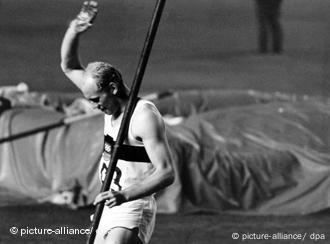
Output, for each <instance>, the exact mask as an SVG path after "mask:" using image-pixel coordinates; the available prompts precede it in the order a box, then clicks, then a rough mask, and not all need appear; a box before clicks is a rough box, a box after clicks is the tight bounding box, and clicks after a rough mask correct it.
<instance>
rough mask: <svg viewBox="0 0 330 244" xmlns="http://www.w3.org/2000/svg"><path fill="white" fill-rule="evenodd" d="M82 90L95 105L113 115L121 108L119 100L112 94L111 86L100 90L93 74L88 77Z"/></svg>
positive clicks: (96, 107)
mask: <svg viewBox="0 0 330 244" xmlns="http://www.w3.org/2000/svg"><path fill="white" fill-rule="evenodd" d="M82 92H83V94H84V96H85V97H86V98H87V99H88V100H89V101H90V102H91V104H92V105H93V107H94V108H95V109H99V110H101V111H102V112H103V113H106V114H109V115H112V114H117V113H118V112H119V111H120V110H121V108H120V103H119V100H118V98H117V97H116V96H114V95H113V94H112V91H111V90H110V88H109V89H107V90H104V91H100V90H99V89H98V87H97V85H96V81H95V79H94V78H93V77H91V76H87V77H86V79H85V86H84V88H83V89H82Z"/></svg>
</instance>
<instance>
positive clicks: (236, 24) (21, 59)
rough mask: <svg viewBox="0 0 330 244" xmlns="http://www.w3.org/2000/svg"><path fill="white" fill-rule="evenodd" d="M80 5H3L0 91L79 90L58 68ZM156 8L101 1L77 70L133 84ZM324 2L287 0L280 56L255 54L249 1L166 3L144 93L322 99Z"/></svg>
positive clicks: (63, 1)
mask: <svg viewBox="0 0 330 244" xmlns="http://www.w3.org/2000/svg"><path fill="white" fill-rule="evenodd" d="M81 3H82V1H78V0H15V1H12V0H2V1H1V5H0V43H1V45H0V85H15V84H17V83H19V82H26V83H27V84H28V85H29V87H30V89H31V90H37V91H65V92H71V91H77V90H76V89H75V87H74V86H73V85H72V84H70V82H68V80H67V79H66V78H65V77H64V75H63V74H62V72H61V70H60V44H61V40H62V37H63V34H64V32H65V30H66V26H67V24H68V22H69V20H70V19H71V18H73V17H74V16H75V15H76V14H77V13H78V11H79V9H80V7H81ZM154 3H155V1H132V0H130V1H128V0H121V1H109V0H101V1H99V16H98V18H97V20H96V22H95V25H94V27H93V28H92V29H91V30H90V31H89V32H88V33H86V34H85V36H83V38H82V41H81V56H82V61H83V63H84V64H86V63H87V62H90V61H95V60H104V61H108V62H110V63H112V64H114V65H115V66H117V67H118V68H119V69H120V70H121V71H122V73H123V76H124V79H125V80H126V81H127V82H128V83H129V84H130V83H131V81H132V79H133V76H134V72H135V69H136V66H137V63H138V59H139V55H140V52H141V49H142V46H143V42H144V38H145V35H146V32H147V27H148V25H149V20H150V19H151V15H152V10H153V8H154ZM329 5H330V3H329V1H327V0H313V1H310V0H287V1H285V0H284V3H283V6H282V23H283V29H284V50H285V51H284V54H283V55H281V56H272V55H269V56H260V55H257V54H256V51H255V50H256V49H257V48H256V46H257V45H256V37H257V35H256V33H257V30H256V19H255V11H254V1H253V0H193V1H191V0H189V1H188V0H180V1H174V0H168V1H167V3H166V6H165V11H164V14H163V18H162V21H161V24H160V27H159V30H158V34H157V38H156V40H155V44H154V48H153V52H152V55H151V57H150V60H149V64H148V68H147V70H146V74H145V79H144V82H143V86H142V91H162V90H166V89H195V88H197V89H199V88H221V89H255V90H263V91H281V92H289V93H298V94H305V93H307V94H322V95H328V94H329V87H330V85H329V82H328V80H329V70H330V69H329V67H330V58H329V56H330V38H329V36H330V25H329V24H330V17H329V14H328V13H329V10H330V7H329Z"/></svg>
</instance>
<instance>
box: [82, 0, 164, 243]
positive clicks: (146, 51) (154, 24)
mask: <svg viewBox="0 0 330 244" xmlns="http://www.w3.org/2000/svg"><path fill="white" fill-rule="evenodd" d="M165 2H166V0H158V1H157V3H156V7H155V9H154V12H153V16H152V19H151V23H150V26H149V30H148V33H147V37H146V39H145V42H144V47H143V50H142V53H141V56H140V60H139V63H138V66H137V69H136V72H135V76H134V80H133V84H132V87H131V91H130V94H129V99H128V103H127V105H126V107H125V111H124V115H123V119H122V122H121V125H120V128H119V132H118V136H117V140H116V143H115V145H114V148H113V150H112V152H111V160H110V163H109V168H108V170H107V174H106V177H105V179H104V182H103V185H102V188H101V192H104V191H108V190H109V188H110V184H111V181H112V178H113V175H114V172H115V169H116V165H117V161H118V149H119V147H120V146H121V145H122V144H123V141H124V139H125V137H126V136H127V131H128V126H129V122H130V118H131V116H132V113H133V109H134V105H135V103H136V101H137V97H138V93H139V89H140V86H141V83H142V78H143V75H144V71H145V69H146V66H147V63H148V59H149V56H150V52H151V48H152V44H153V42H154V39H155V35H156V32H157V29H158V25H159V22H160V19H161V15H162V12H163V9H164V5H165ZM103 209H104V202H101V203H99V204H98V205H97V206H96V210H95V213H94V217H93V221H92V228H91V232H90V236H89V238H88V241H87V243H88V244H93V243H94V240H95V236H96V230H97V228H98V226H99V223H100V219H101V215H102V212H103Z"/></svg>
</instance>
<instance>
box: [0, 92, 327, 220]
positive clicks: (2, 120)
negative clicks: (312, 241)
mask: <svg viewBox="0 0 330 244" xmlns="http://www.w3.org/2000/svg"><path fill="white" fill-rule="evenodd" d="M154 102H155V103H156V105H157V107H158V108H159V110H160V111H161V113H162V114H163V115H164V118H165V120H166V122H167V134H168V138H169V143H170V147H171V150H172V154H173V158H174V160H173V165H174V169H175V173H176V180H175V182H174V184H173V185H172V186H170V187H168V188H167V189H165V190H163V191H161V192H160V193H158V194H157V201H158V209H159V212H167V213H169V212H177V211H181V210H185V209H188V208H192V207H193V208H195V209H197V208H198V209H207V210H212V211H235V212H241V213H254V214H278V215H288V214H307V213H311V212H315V211H318V210H322V209H325V208H328V207H329V205H330V194H329V193H330V161H329V159H330V155H329V139H330V137H329V135H330V133H329V129H328V128H329V127H328V124H329V123H330V104H329V101H328V100H327V99H325V98H321V97H307V96H304V97H298V96H287V95H284V94H277V93H275V94H267V93H260V92H255V91H182V92H175V93H171V94H166V96H162V95H161V94H160V96H158V98H157V99H154ZM63 116H64V115H63V114H62V113H59V112H55V111H51V110H45V109H42V108H35V107H34V108H13V109H10V110H6V111H4V112H3V113H2V114H1V116H0V137H1V138H2V137H5V136H8V135H10V134H15V133H17V132H19V131H24V130H26V129H29V128H35V127H39V126H41V125H45V124H50V123H54V121H55V122H56V121H58V120H59V119H61V118H63ZM102 133H103V118H102V116H94V117H92V118H89V119H86V120H83V121H80V122H76V123H73V124H71V125H69V126H66V127H60V128H57V129H52V130H49V131H45V132H42V133H38V134H36V135H34V136H29V137H26V138H22V139H18V140H15V141H12V142H7V143H3V144H0V199H1V200H0V201H1V202H0V205H6V204H25V203H30V202H35V201H38V202H42V201H47V200H49V201H52V202H56V200H54V199H55V198H54V196H56V194H57V193H59V192H63V191H69V190H70V189H73V188H74V187H76V186H77V185H79V187H80V188H81V189H82V190H81V192H83V193H84V194H85V195H86V196H87V198H86V199H85V203H86V204H89V203H91V202H92V201H93V198H94V196H95V195H96V194H97V193H98V192H99V190H100V184H99V182H98V177H97V163H98V160H99V157H100V154H101V151H102V143H103V142H102V138H103V137H102Z"/></svg>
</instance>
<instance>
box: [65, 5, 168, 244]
mask: <svg viewBox="0 0 330 244" xmlns="http://www.w3.org/2000/svg"><path fill="white" fill-rule="evenodd" d="M96 13H97V4H96V2H94V1H88V2H85V3H84V5H83V8H82V10H81V11H80V13H79V14H78V16H77V17H76V19H74V20H73V21H72V22H71V23H70V26H69V27H68V29H67V31H66V33H65V36H64V38H63V41H62V47H61V67H62V70H63V72H64V73H65V75H66V76H67V77H68V78H69V79H70V80H71V81H72V82H73V83H74V84H75V85H76V86H77V87H78V88H79V89H80V90H81V91H82V93H83V94H84V96H85V97H86V98H87V99H88V100H89V101H90V102H91V103H92V104H94V106H95V108H97V109H100V110H101V111H103V112H104V114H105V116H104V122H105V125H104V136H105V137H104V152H103V156H102V159H101V161H100V168H99V170H100V178H101V180H104V176H105V173H106V170H107V167H108V163H109V160H110V154H111V149H112V147H113V145H114V141H115V140H116V138H117V134H118V130H119V127H120V124H121V120H122V116H123V111H124V109H125V106H126V105H127V102H128V94H129V89H128V88H127V87H126V86H125V84H124V83H123V81H122V77H121V74H120V73H119V71H118V70H117V69H115V68H114V67H113V66H111V65H110V64H108V63H105V62H93V63H89V64H88V65H87V67H86V68H85V67H83V66H82V64H81V63H80V61H79V57H78V41H79V37H80V35H81V34H82V33H83V32H85V31H86V30H87V29H88V28H89V27H91V22H92V21H93V19H94V18H95V16H96ZM100 140H101V138H100ZM171 160H172V159H171V153H170V150H169V146H168V142H167V138H166V134H165V125H164V122H163V119H162V117H161V115H160V113H159V112H158V110H157V109H156V107H155V106H154V105H153V104H152V103H151V102H149V101H146V100H143V99H139V101H138V102H137V104H136V106H135V109H134V112H133V114H132V117H131V120H130V125H129V129H128V135H127V137H126V139H125V141H124V145H123V147H122V148H121V151H120V156H119V160H118V162H117V168H116V171H115V176H114V180H113V182H112V183H111V187H110V188H111V189H110V190H109V191H106V192H102V193H100V194H99V195H98V196H97V197H96V198H95V202H94V204H98V203H100V202H102V201H105V207H104V210H103V213H102V217H101V220H100V223H99V228H98V230H97V234H96V238H95V243H120V244H126V243H134V244H136V243H148V242H149V240H150V237H151V234H152V232H153V228H154V224H155V214H156V204H155V199H154V196H153V194H154V193H155V192H157V191H159V190H161V189H163V188H165V187H166V186H168V185H170V184H171V183H172V182H173V180H174V174H173V169H172V166H171Z"/></svg>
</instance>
